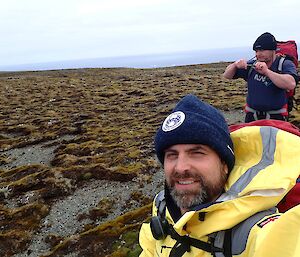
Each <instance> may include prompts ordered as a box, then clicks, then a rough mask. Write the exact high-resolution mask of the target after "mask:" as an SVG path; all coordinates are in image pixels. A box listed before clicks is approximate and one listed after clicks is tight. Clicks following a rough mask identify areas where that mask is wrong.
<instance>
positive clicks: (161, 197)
mask: <svg viewBox="0 0 300 257" xmlns="http://www.w3.org/2000/svg"><path fill="white" fill-rule="evenodd" d="M155 207H156V209H157V216H159V217H161V218H162V217H165V216H166V198H165V190H162V191H160V192H159V193H158V194H157V196H156V198H155Z"/></svg>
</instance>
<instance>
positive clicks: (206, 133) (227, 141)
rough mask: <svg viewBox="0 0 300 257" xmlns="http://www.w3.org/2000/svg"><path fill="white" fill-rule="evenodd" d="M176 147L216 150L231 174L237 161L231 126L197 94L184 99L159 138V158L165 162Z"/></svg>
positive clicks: (156, 148)
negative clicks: (178, 145)
mask: <svg viewBox="0 0 300 257" xmlns="http://www.w3.org/2000/svg"><path fill="white" fill-rule="evenodd" d="M176 144H203V145H207V146H209V147H211V148H212V149H214V150H215V151H216V152H217V153H218V155H219V157H220V158H221V159H222V160H223V161H225V163H226V164H227V166H228V169H229V171H231V170H232V168H233V166H234V162H235V157H234V152H233V143H232V140H231V138H230V134H229V130H228V125H227V123H226V121H225V119H224V117H223V115H222V113H221V112H219V111H218V110H217V109H216V108H214V107H213V106H211V105H209V104H207V103H204V102H202V101H201V100H200V99H198V98H197V97H196V96H194V95H187V96H185V97H184V98H182V99H181V100H180V101H179V102H178V104H177V105H176V106H175V108H174V109H173V111H172V113H171V114H170V115H169V116H168V117H167V118H166V119H165V120H164V122H163V124H162V126H161V127H160V128H159V129H158V131H157V133H156V136H155V150H156V155H157V158H158V159H159V161H160V162H161V163H163V162H164V155H165V152H164V151H165V149H167V148H169V147H170V146H172V145H176Z"/></svg>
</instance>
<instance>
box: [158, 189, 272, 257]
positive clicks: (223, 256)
mask: <svg viewBox="0 0 300 257" xmlns="http://www.w3.org/2000/svg"><path fill="white" fill-rule="evenodd" d="M155 206H156V208H157V215H158V216H160V217H165V212H166V210H165V209H166V200H165V194H164V190H162V191H160V192H159V193H158V195H157V196H156V198H155ZM276 211H277V209H276V208H275V207H273V208H270V209H268V210H265V211H261V212H258V213H255V214H253V215H252V216H250V217H249V218H247V219H246V220H244V221H242V222H241V223H239V224H237V225H236V226H234V227H233V228H231V229H228V230H222V231H218V232H215V233H212V234H210V235H209V236H208V238H209V241H208V242H204V241H201V240H198V239H196V238H192V237H189V236H186V235H184V236H181V235H179V234H178V233H177V232H176V231H175V230H174V228H173V226H172V225H170V224H169V229H168V230H169V235H170V236H171V237H172V238H173V239H174V240H176V243H175V245H174V247H173V248H172V250H171V252H170V256H171V257H179V256H182V255H184V253H186V252H189V251H190V247H191V246H193V247H196V248H198V249H202V250H204V251H206V252H209V253H211V254H212V256H214V257H232V255H240V254H241V253H242V252H243V251H244V250H245V249H246V246H247V241H248V237H249V234H250V231H251V229H252V227H253V226H254V225H255V224H256V223H257V222H258V221H259V220H261V219H262V218H263V217H265V216H268V215H272V214H275V213H276Z"/></svg>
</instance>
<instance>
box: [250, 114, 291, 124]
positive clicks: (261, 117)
mask: <svg viewBox="0 0 300 257" xmlns="http://www.w3.org/2000/svg"><path fill="white" fill-rule="evenodd" d="M256 115H257V119H258V120H264V119H266V117H267V114H266V112H257V113H256ZM270 119H271V120H284V121H288V117H287V116H283V115H281V114H280V113H278V114H270ZM251 121H255V118H254V113H253V112H247V113H246V117H245V122H246V123H248V122H251Z"/></svg>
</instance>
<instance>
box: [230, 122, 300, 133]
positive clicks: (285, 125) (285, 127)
mask: <svg viewBox="0 0 300 257" xmlns="http://www.w3.org/2000/svg"><path fill="white" fill-rule="evenodd" d="M249 126H270V127H275V128H278V129H282V130H284V131H287V132H289V133H292V134H295V135H297V136H299V137H300V129H299V128H298V127H296V126H295V125H293V124H291V123H289V122H287V121H282V120H256V121H252V122H249V123H240V124H235V125H230V126H229V130H230V132H233V131H235V130H238V129H240V128H243V127H249Z"/></svg>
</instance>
